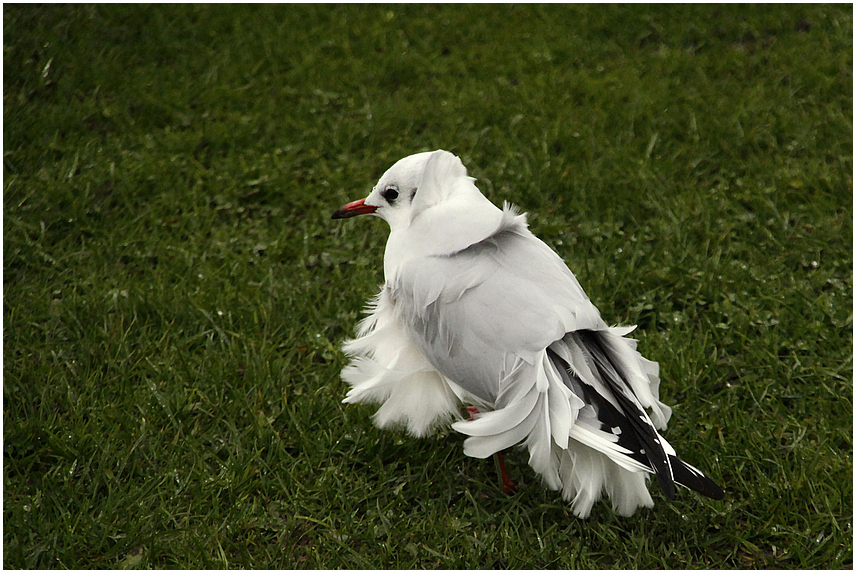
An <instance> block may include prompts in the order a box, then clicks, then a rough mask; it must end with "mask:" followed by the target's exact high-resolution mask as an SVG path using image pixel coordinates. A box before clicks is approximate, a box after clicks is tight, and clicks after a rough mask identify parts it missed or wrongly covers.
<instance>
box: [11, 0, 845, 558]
mask: <svg viewBox="0 0 856 573" xmlns="http://www.w3.org/2000/svg"><path fill="white" fill-rule="evenodd" d="M3 15H4V19H3V26H4V44H3V63H4V69H3V73H4V78H3V86H4V94H3V95H4V106H3V107H4V120H5V122H4V150H3V151H4V155H3V159H4V193H3V208H4V213H3V214H4V217H3V239H4V241H3V271H4V274H3V279H4V281H3V284H4V306H3V326H4V331H3V336H4V338H3V340H4V346H3V359H4V360H3V373H4V380H3V398H4V400H3V462H4V463H3V526H4V527H3V564H4V566H5V567H10V568H22V567H25V568H58V567H70V568H93V567H96V568H115V567H151V568H171V567H181V568H196V567H203V568H227V567H246V568H266V567H270V568H281V567H284V568H416V567H419V568H423V567H427V568H431V567H440V568H478V567H488V568H490V567H510V568H542V567H547V568H615V569H624V568H631V567H637V568H661V567H666V568H685V567H695V568H710V567H713V568H738V567H740V568H742V567H751V568H755V567H758V568H833V569H834V568H849V567H852V565H853V561H852V547H853V542H852V541H853V537H852V536H853V532H852V528H851V524H852V515H853V513H852V499H853V489H852V483H853V466H852V463H853V456H852V452H853V443H852V415H853V407H852V396H853V393H852V304H853V303H852V301H853V280H852V255H853V253H852V236H853V226H852V223H853V219H852V216H853V215H852V210H851V205H852V178H851V174H852V167H853V163H852V152H853V148H852V130H853V125H852V101H853V100H852V85H853V76H852V46H853V44H852V40H853V38H852V25H853V21H852V7H851V6H849V5H834V6H827V5H809V6H804V5H803V6H801V5H787V6H781V5H780V6H761V7H753V6H748V5H740V6H714V5H699V6H682V5H668V6H643V5H630V6H617V7H616V6H567V7H566V6H557V5H552V6H525V7H512V6H502V7H497V6H483V5H476V6H430V5H425V6H330V5H311V4H310V5H299V6H254V7H250V6H248V7H233V6H180V7H176V6H150V7H140V6H133V5H104V6H85V5H77V6H34V5H5V6H4V7H3ZM438 147H442V148H445V149H448V150H450V151H453V152H455V153H456V154H458V155H460V156H461V157H462V159H463V160H464V163H465V164H466V165H467V166H468V167H469V168H470V172H471V174H472V175H474V176H475V177H477V178H478V179H479V181H480V183H479V185H480V188H481V189H482V191H483V192H484V193H485V194H486V195H487V196H488V197H489V198H491V199H492V200H493V201H494V202H496V203H501V202H502V201H503V200H508V201H511V202H514V203H516V204H518V205H520V206H521V207H522V208H523V209H524V210H526V211H529V212H530V213H531V217H530V219H531V223H532V229H533V230H534V231H535V233H536V234H538V235H539V236H540V237H542V238H543V239H544V240H545V241H547V242H548V243H549V244H550V245H551V246H553V247H554V248H555V249H556V250H557V251H558V252H559V253H560V254H561V255H562V256H563V257H564V258H565V259H566V260H567V261H568V263H569V265H570V266H571V268H572V269H573V270H574V271H575V272H576V274H577V276H578V277H579V279H580V281H581V282H582V284H583V286H584V287H585V288H586V290H587V292H588V293H589V295H590V296H591V298H592V299H593V300H594V302H595V303H596V304H597V305H598V306H599V308H600V309H601V312H602V314H603V316H604V318H605V319H606V320H607V321H608V322H611V323H625V324H626V323H638V324H639V325H640V328H639V330H637V334H638V337H639V339H640V349H641V350H642V352H643V354H645V355H646V356H648V357H650V358H652V359H654V360H657V361H659V362H660V363H661V367H662V372H661V375H662V378H663V384H662V389H661V392H662V398H663V400H664V401H665V402H666V403H668V404H671V405H672V406H674V411H675V414H674V417H673V419H672V423H671V427H670V429H669V431H668V432H667V433H666V436H667V437H668V439H669V440H670V441H671V442H672V443H673V444H675V445H676V447H677V449H678V450H679V452H680V453H681V454H682V457H684V458H685V459H687V460H688V461H690V462H691V463H693V464H695V465H698V466H699V467H700V468H701V469H703V470H704V471H706V472H707V473H708V474H709V475H711V476H712V477H713V478H714V479H715V480H716V481H718V482H719V483H721V484H722V485H723V486H724V487H725V489H726V491H727V497H726V499H725V500H724V501H722V502H714V501H711V500H707V499H703V498H701V497H699V496H697V495H695V494H693V493H692V492H689V491H681V492H680V493H679V496H678V498H677V499H676V500H675V501H669V500H667V499H665V498H664V497H663V495H662V494H661V493H659V492H658V491H654V494H653V495H654V498H655V501H656V506H655V507H654V508H653V509H652V510H642V511H639V512H637V514H636V515H635V516H634V517H632V518H630V519H625V518H620V517H616V516H615V515H614V514H613V513H612V512H611V510H610V509H609V507H608V505H607V504H605V503H601V504H599V505H598V506H597V507H596V508H595V510H594V512H593V514H592V516H591V518H590V519H589V520H588V521H581V520H578V519H576V518H574V517H573V516H572V515H570V512H569V511H568V510H567V507H566V505H565V504H564V503H563V502H562V501H561V499H560V497H559V495H558V494H556V493H553V492H549V491H546V490H545V489H544V488H543V487H542V486H541V485H540V484H539V483H538V480H537V479H536V477H535V476H534V475H533V474H532V472H531V470H530V468H528V467H527V465H526V456H525V454H524V453H522V452H519V451H515V452H512V454H511V455H510V456H509V459H510V471H511V473H512V477H514V478H515V479H516V480H517V481H518V483H519V485H521V491H520V492H519V493H518V494H516V495H514V496H510V497H507V496H503V495H502V494H501V493H500V490H499V486H498V480H497V479H496V474H495V469H494V467H493V465H492V464H491V463H490V462H488V461H480V460H475V459H470V458H466V457H465V456H464V455H463V453H462V441H463V439H462V437H461V436H459V435H457V434H452V433H450V434H445V435H440V436H438V437H436V438H430V439H425V440H416V439H412V438H409V437H407V436H405V435H403V434H396V433H391V432H382V431H380V430H377V429H375V428H374V427H373V426H372V425H371V421H370V415H371V413H372V410H371V409H370V408H363V407H355V406H347V407H346V406H344V405H343V404H341V403H340V401H341V399H342V398H343V397H344V394H345V392H346V386H345V384H344V383H343V382H342V381H341V380H340V379H339V375H338V373H339V371H340V369H341V368H342V367H343V366H344V365H345V363H346V359H345V357H344V356H343V355H342V353H341V351H340V350H339V344H340V342H341V341H342V339H343V338H345V337H346V336H348V335H350V334H352V333H353V331H354V326H355V324H356V322H357V321H358V319H359V317H360V311H361V308H362V307H363V304H364V301H365V300H366V299H367V298H368V297H369V296H371V295H372V294H373V293H374V292H375V290H376V288H377V286H378V284H379V283H380V282H381V281H382V270H381V262H382V257H383V244H384V240H385V237H386V233H387V230H386V228H385V225H384V224H383V223H382V222H380V221H376V220H354V221H345V222H341V221H331V220H330V219H329V216H330V214H331V213H332V211H333V210H334V209H335V208H336V207H338V206H339V205H341V204H342V203H344V202H345V201H347V200H353V199H357V198H360V197H363V196H365V195H366V194H367V193H368V191H369V189H370V188H371V186H372V185H373V183H374V181H375V179H376V178H377V177H378V176H379V175H380V174H381V173H382V172H383V171H384V170H385V169H386V168H387V167H389V165H390V164H391V163H392V162H393V161H395V160H396V159H398V158H400V157H402V156H405V155H409V154H411V153H414V152H417V151H423V150H428V149H435V148H438ZM653 490H656V486H652V491H653Z"/></svg>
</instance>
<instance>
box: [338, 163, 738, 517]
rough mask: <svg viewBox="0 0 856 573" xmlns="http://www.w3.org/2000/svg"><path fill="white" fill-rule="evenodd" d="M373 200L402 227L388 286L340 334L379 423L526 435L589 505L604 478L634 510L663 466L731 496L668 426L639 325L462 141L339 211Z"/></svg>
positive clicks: (696, 486)
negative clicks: (639, 346) (487, 174)
mask: <svg viewBox="0 0 856 573" xmlns="http://www.w3.org/2000/svg"><path fill="white" fill-rule="evenodd" d="M364 214H371V215H375V216H378V217H380V218H382V219H384V220H385V221H386V222H387V223H388V224H389V228H390V232H389V239H388V241H387V244H386V250H385V253H384V260H383V271H384V283H383V286H382V287H381V290H380V292H379V293H378V294H377V296H375V297H374V298H373V299H372V300H371V301H370V303H369V307H368V309H367V313H368V316H367V317H366V318H365V319H363V320H362V322H361V323H360V324H359V327H358V332H357V337H356V338H353V339H349V340H346V341H345V342H344V344H343V349H344V351H345V353H346V354H347V355H348V356H349V357H350V362H349V364H348V365H347V366H346V367H345V368H344V369H343V370H342V379H343V380H344V381H345V382H347V384H348V385H349V386H350V390H349V392H348V393H347V396H346V398H345V399H344V402H345V403H373V404H379V405H380V407H379V408H378V409H377V411H376V413H375V414H374V417H373V420H374V423H375V425H377V426H378V427H380V428H395V427H403V428H405V429H406V430H407V431H408V432H409V433H410V434H412V435H413V436H416V437H422V436H426V435H429V434H431V433H432V432H433V431H434V430H436V429H437V428H438V427H441V426H447V425H448V424H449V423H450V422H453V423H452V424H451V427H452V428H453V429H454V430H455V431H457V432H460V433H462V434H464V435H466V436H467V438H466V440H465V441H464V453H465V454H466V455H467V456H472V457H475V458H488V457H490V456H491V455H493V454H497V455H500V454H501V452H502V451H503V450H505V449H508V448H510V447H512V446H515V445H518V444H523V445H524V446H525V447H526V448H527V449H528V452H529V465H530V466H531V467H532V468H533V469H534V470H535V472H537V473H538V474H539V475H540V477H541V478H542V480H543V482H544V484H545V485H546V486H547V487H548V488H550V489H552V490H555V491H561V493H562V497H563V498H564V499H565V501H566V502H568V503H569V504H570V507H571V510H572V512H573V513H574V514H575V515H576V516H578V517H580V518H587V517H588V516H589V514H590V512H591V510H592V507H593V506H594V504H595V502H597V501H598V500H599V499H600V498H601V496H602V495H603V494H606V495H607V496H608V498H609V499H610V501H611V504H612V508H613V510H614V511H615V512H616V513H618V514H619V515H622V516H630V515H632V514H633V513H634V512H635V511H636V509H637V508H638V507H652V506H653V505H654V502H653V500H652V498H651V494H650V492H649V491H648V487H647V479H648V477H649V476H650V474H654V475H655V476H656V479H657V483H658V484H659V486H660V488H661V489H662V490H663V492H664V493H665V495H666V496H667V497H668V498H670V499H674V497H675V490H676V487H675V484H677V485H681V486H684V487H686V488H689V489H692V490H695V491H696V492H699V493H701V494H703V495H705V496H707V497H710V498H712V499H717V500H718V499H722V498H723V497H724V492H723V491H722V489H720V487H719V486H718V485H716V483H714V482H713V481H712V480H711V479H709V478H707V477H706V476H705V475H704V474H703V473H702V472H701V471H699V470H698V469H696V468H694V467H693V466H691V465H690V464H688V463H686V462H685V461H683V460H681V459H680V458H678V457H677V454H676V453H675V450H674V448H673V447H672V446H671V445H670V444H669V443H668V442H667V441H666V440H665V438H663V436H662V435H661V434H660V431H661V430H664V429H665V428H666V424H667V422H668V421H669V418H670V416H671V413H672V412H671V408H669V407H668V406H666V405H665V404H663V403H661V402H660V399H659V386H660V378H659V366H658V364H657V363H656V362H652V361H650V360H646V359H645V358H643V357H642V356H641V355H640V354H639V352H637V350H636V341H635V340H633V339H631V338H627V335H628V334H630V332H632V331H633V329H634V328H635V327H622V326H608V325H607V324H606V322H604V321H603V319H602V318H601V316H600V313H599V312H598V310H597V308H595V306H594V304H592V302H591V300H589V298H588V296H587V295H586V294H585V292H584V291H583V289H582V287H581V286H580V283H579V282H578V281H577V279H576V277H575V276H574V274H573V273H572V272H571V271H570V270H569V269H568V267H567V266H566V265H565V263H564V262H563V261H562V259H561V258H560V257H559V255H557V254H556V253H555V252H554V251H553V250H552V249H550V247H548V246H547V245H546V244H545V243H544V242H543V241H541V240H540V239H538V238H537V237H536V236H535V235H534V234H532V232H531V231H530V230H529V227H528V224H527V221H526V215H525V214H521V213H520V212H519V211H518V210H517V209H516V208H515V207H513V206H511V205H510V204H508V203H505V204H504V205H503V208H502V209H499V208H498V207H496V206H495V205H494V204H493V203H491V202H490V200H488V199H487V198H486V197H485V196H484V195H482V193H481V192H480V191H479V190H478V188H477V187H476V186H475V179H474V178H472V177H469V176H468V175H467V170H466V168H465V167H464V165H463V163H462V162H461V160H460V159H459V158H458V157H457V156H455V155H454V154H452V153H450V152H448V151H444V150H436V151H431V152H424V153H417V154H415V155H411V156H409V157H405V158H404V159H401V160H399V161H398V162H396V163H395V164H394V165H393V166H392V167H391V168H390V169H389V170H388V171H387V172H386V173H384V174H383V176H382V177H381V178H380V180H379V181H378V183H377V185H375V186H374V188H373V189H372V191H371V193H370V194H369V196H368V197H366V198H365V199H360V200H358V201H354V202H352V203H348V204H346V205H343V206H342V207H340V208H339V209H338V210H336V212H335V213H333V217H332V218H333V219H345V218H349V217H353V216H355V215H364ZM466 404H469V405H470V406H469V407H468V408H467V411H468V412H469V413H470V416H469V418H464V417H463V415H462V407H463V406H464V405H466ZM499 461H500V464H501V462H502V459H501V458H499ZM500 467H501V469H502V474H503V481H504V483H505V484H506V486H508V487H506V488H505V489H506V491H513V484H512V483H511V481H510V480H508V481H505V480H507V477H506V475H505V467H504V465H501V466H500Z"/></svg>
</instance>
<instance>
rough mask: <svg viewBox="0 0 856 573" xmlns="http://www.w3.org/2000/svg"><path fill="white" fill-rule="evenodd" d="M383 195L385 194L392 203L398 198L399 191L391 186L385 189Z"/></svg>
mask: <svg viewBox="0 0 856 573" xmlns="http://www.w3.org/2000/svg"><path fill="white" fill-rule="evenodd" d="M381 195H383V198H384V199H386V200H387V201H389V202H390V203H392V202H393V201H395V200H396V199H398V191H396V190H395V189H393V188H392V187H390V188H389V189H384V191H383V193H381Z"/></svg>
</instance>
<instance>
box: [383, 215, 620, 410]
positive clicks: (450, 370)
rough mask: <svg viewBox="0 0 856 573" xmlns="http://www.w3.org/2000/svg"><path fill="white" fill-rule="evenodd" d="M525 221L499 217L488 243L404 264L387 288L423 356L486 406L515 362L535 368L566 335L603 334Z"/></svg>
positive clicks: (570, 279)
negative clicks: (577, 332)
mask: <svg viewBox="0 0 856 573" xmlns="http://www.w3.org/2000/svg"><path fill="white" fill-rule="evenodd" d="M524 221H525V220H524V219H523V217H522V216H515V214H514V212H513V211H506V212H505V213H504V216H503V223H502V224H501V225H500V227H499V229H498V230H497V231H496V232H495V233H494V234H493V235H491V236H490V237H488V238H487V239H485V240H482V241H480V242H478V243H476V244H474V245H471V246H470V247H468V248H466V249H464V250H462V251H458V252H456V253H454V254H451V255H445V256H432V257H426V258H421V259H417V260H413V261H411V262H410V263H408V264H407V265H405V266H404V267H403V268H402V270H401V272H400V274H399V276H398V278H397V281H396V283H395V285H394V289H393V291H394V298H395V304H396V306H397V308H399V310H400V312H401V313H402V318H403V319H404V321H405V322H406V323H407V325H408V327H409V328H410V330H411V332H412V333H413V335H414V338H415V340H416V342H417V345H418V346H419V347H420V349H421V350H422V352H423V353H424V354H425V356H426V358H428V360H429V361H430V362H431V363H432V364H433V365H434V367H435V368H437V370H438V371H440V372H441V373H442V374H444V375H445V376H447V377H448V378H450V379H451V380H453V381H455V382H456V383H458V384H460V385H461V386H462V387H463V388H464V389H465V390H467V391H469V392H472V393H473V394H475V395H476V396H479V397H481V398H483V399H485V400H487V401H488V402H491V403H492V402H494V401H495V400H496V398H497V396H498V394H499V393H500V391H501V388H500V386H499V385H500V381H501V380H502V379H504V378H506V375H507V374H508V373H509V372H510V371H511V369H513V368H514V367H515V363H516V361H517V360H519V359H522V360H523V361H525V362H527V363H529V364H532V363H534V362H535V361H536V360H537V359H538V356H539V354H540V353H541V352H543V350H544V349H545V348H546V347H547V346H549V345H550V344H551V343H552V342H554V341H556V340H559V339H561V338H562V337H563V336H564V335H565V333H566V332H570V331H574V330H578V329H592V330H597V329H603V328H606V324H605V323H604V322H603V320H602V319H601V318H600V315H599V313H598V311H597V309H596V308H595V307H594V305H593V304H592V303H591V301H590V300H589V299H588V297H587V296H586V294H585V292H584V291H583V289H582V287H581V286H580V284H579V282H578V281H577V280H576V278H575V277H574V275H573V274H572V273H571V271H570V270H568V268H567V266H566V265H565V263H564V262H563V261H562V259H561V258H559V256H558V255H556V253H554V252H553V251H552V250H551V249H550V248H549V247H548V246H547V245H546V244H544V243H543V242H542V241H541V240H539V239H538V238H537V237H535V236H534V235H533V234H532V233H531V232H530V231H529V230H528V229H527V228H526V226H525V222H524Z"/></svg>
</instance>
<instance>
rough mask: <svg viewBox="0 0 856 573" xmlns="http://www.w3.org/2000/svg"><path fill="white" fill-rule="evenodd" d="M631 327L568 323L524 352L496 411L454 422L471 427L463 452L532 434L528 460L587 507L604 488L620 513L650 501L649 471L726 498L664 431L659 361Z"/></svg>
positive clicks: (579, 511) (481, 451)
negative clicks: (563, 331) (536, 353)
mask: <svg viewBox="0 0 856 573" xmlns="http://www.w3.org/2000/svg"><path fill="white" fill-rule="evenodd" d="M627 332H628V330H626V329H617V328H611V329H609V330H605V331H575V332H571V333H568V334H567V335H565V337H564V338H562V339H561V340H558V341H556V342H554V343H553V344H551V345H550V346H549V347H548V348H547V349H546V350H545V351H544V353H543V354H542V356H541V358H540V359H539V360H537V361H536V363H535V364H529V363H527V362H525V361H522V360H520V361H518V364H517V365H516V366H515V367H514V368H513V369H512V371H511V372H510V373H509V374H508V376H507V379H506V380H504V381H503V383H502V385H501V390H500V395H499V397H498V399H497V401H496V405H495V410H494V411H493V412H486V413H482V414H480V415H479V416H478V417H477V418H476V419H475V420H474V421H461V422H457V423H455V424H453V428H454V429H456V430H458V431H460V432H461V433H464V434H467V435H469V436H470V438H469V439H467V441H466V442H465V444H464V451H465V453H466V454H467V455H470V456H473V457H479V458H486V457H488V456H490V455H492V454H493V453H495V452H498V451H501V450H502V449H505V448H508V447H511V446H513V445H515V444H518V443H520V442H521V441H523V442H525V444H526V446H527V447H528V449H529V465H531V466H532V468H533V469H535V470H536V471H537V472H538V473H539V474H540V475H541V477H542V478H543V479H544V482H545V483H546V485H547V486H548V487H550V488H552V489H555V490H561V491H562V494H563V497H564V498H565V499H566V500H568V501H569V502H571V508H572V510H573V511H574V513H575V514H576V515H578V516H580V517H586V516H588V514H589V512H590V511H591V508H592V506H593V504H594V503H595V501H597V500H598V499H599V498H600V497H601V495H602V494H603V493H606V494H607V495H608V496H609V497H610V499H611V500H612V504H613V507H614V509H615V511H616V512H617V513H619V514H621V515H631V514H632V513H633V512H634V511H635V509H636V508H637V507H650V506H652V505H653V501H652V499H651V496H650V494H649V492H648V489H647V486H646V478H647V476H648V475H649V474H651V473H654V474H655V475H656V476H657V481H658V483H659V484H660V486H661V487H662V489H663V491H664V492H665V493H666V495H667V496H669V497H674V495H675V484H678V485H682V486H685V487H688V488H690V489H694V490H695V491H698V492H700V493H702V494H704V495H707V496H708V497H712V498H714V499H721V498H722V497H723V495H724V494H723V492H722V490H721V489H720V488H719V486H717V485H716V484H715V483H714V482H713V481H711V480H710V479H709V478H707V477H705V476H704V474H702V473H701V472H700V471H698V470H697V469H696V468H694V467H692V466H690V465H689V464H687V463H685V462H683V461H682V460H680V459H679V458H678V457H677V455H676V453H675V451H674V449H673V448H672V446H671V445H669V443H668V442H667V441H666V440H665V439H664V438H663V437H662V436H660V434H659V433H658V432H657V428H658V427H659V428H660V429H664V428H665V426H666V422H667V421H668V418H669V416H670V415H671V410H670V409H669V408H668V407H667V406H665V405H664V404H662V403H660V401H659V396H658V386H659V377H658V371H657V365H656V364H655V363H653V362H649V361H646V360H644V359H643V358H642V357H641V356H640V355H639V354H638V353H637V352H636V350H635V346H634V343H633V341H632V340H629V339H626V338H623V335H624V334H627ZM524 381H526V382H528V384H527V383H524Z"/></svg>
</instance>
